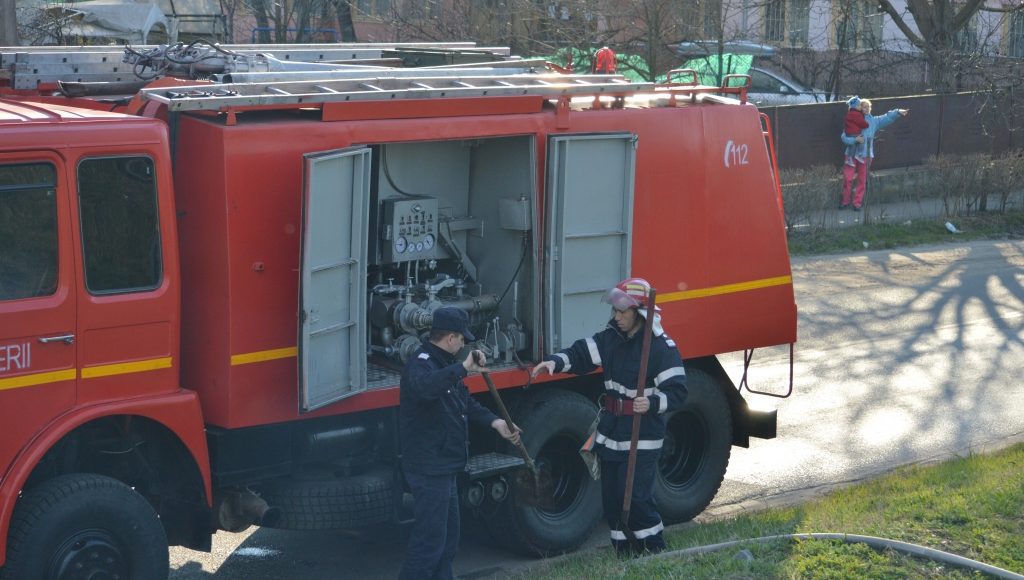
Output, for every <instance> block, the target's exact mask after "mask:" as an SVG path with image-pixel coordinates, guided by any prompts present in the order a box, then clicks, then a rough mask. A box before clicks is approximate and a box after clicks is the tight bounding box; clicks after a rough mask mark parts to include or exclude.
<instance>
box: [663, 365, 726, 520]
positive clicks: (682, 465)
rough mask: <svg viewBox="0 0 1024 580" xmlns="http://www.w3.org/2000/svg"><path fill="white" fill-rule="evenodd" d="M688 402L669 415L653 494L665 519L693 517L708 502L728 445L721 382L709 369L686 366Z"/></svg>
mask: <svg viewBox="0 0 1024 580" xmlns="http://www.w3.org/2000/svg"><path fill="white" fill-rule="evenodd" d="M686 386H687V391H688V394H687V396H686V402H685V403H683V407H682V408H681V409H679V410H678V411H675V412H673V413H672V414H671V415H669V416H668V417H667V421H668V427H667V429H666V432H665V447H664V448H663V449H662V452H661V459H660V461H659V470H658V478H657V481H656V482H655V484H654V499H655V501H656V502H657V503H658V511H659V512H660V513H661V518H662V520H664V522H665V523H666V524H674V523H679V522H685V521H689V520H692V519H693V518H694V517H696V516H697V514H699V513H700V512H702V511H704V508H706V507H708V504H710V503H711V500H712V499H714V497H715V494H716V493H718V488H719V487H721V485H722V480H723V479H725V469H726V468H727V467H728V466H729V454H730V452H731V451H732V416H731V414H730V411H729V403H728V401H727V400H726V398H725V394H724V393H723V392H722V390H721V388H720V387H719V386H718V384H717V383H716V382H715V380H714V379H713V378H711V377H710V376H709V375H708V374H707V373H705V372H703V371H701V370H699V369H687V371H686Z"/></svg>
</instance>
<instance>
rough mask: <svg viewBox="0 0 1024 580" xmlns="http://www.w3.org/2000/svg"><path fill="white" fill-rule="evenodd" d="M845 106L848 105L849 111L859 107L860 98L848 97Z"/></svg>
mask: <svg viewBox="0 0 1024 580" xmlns="http://www.w3.org/2000/svg"><path fill="white" fill-rule="evenodd" d="M846 104H847V105H850V108H851V109H856V108H857V107H859V106H860V97H850V100H849V101H846Z"/></svg>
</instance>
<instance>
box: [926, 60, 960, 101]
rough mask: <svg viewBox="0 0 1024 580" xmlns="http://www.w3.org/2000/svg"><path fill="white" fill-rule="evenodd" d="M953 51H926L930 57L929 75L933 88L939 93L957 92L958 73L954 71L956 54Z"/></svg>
mask: <svg viewBox="0 0 1024 580" xmlns="http://www.w3.org/2000/svg"><path fill="white" fill-rule="evenodd" d="M951 52H952V51H946V50H935V49H932V50H929V51H927V52H926V53H925V56H926V58H927V59H928V77H929V80H930V81H931V82H930V83H929V84H931V88H932V90H933V91H934V92H936V93H939V94H944V93H954V92H956V74H955V72H954V70H953V69H954V64H955V62H954V58H955V57H954V55H953V54H951Z"/></svg>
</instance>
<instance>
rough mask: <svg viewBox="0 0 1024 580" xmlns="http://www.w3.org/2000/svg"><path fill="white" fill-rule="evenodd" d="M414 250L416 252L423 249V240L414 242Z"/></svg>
mask: <svg viewBox="0 0 1024 580" xmlns="http://www.w3.org/2000/svg"><path fill="white" fill-rule="evenodd" d="M416 251H417V252H422V251H423V242H416Z"/></svg>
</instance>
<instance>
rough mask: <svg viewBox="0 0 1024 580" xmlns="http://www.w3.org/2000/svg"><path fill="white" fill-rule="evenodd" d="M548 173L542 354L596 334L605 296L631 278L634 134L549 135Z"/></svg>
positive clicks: (603, 316)
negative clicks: (616, 285) (545, 298)
mask: <svg viewBox="0 0 1024 580" xmlns="http://www.w3.org/2000/svg"><path fill="white" fill-rule="evenodd" d="M548 156H549V158H548V175H547V224H546V225H547V228H546V231H547V240H546V245H547V248H546V250H547V256H548V261H547V264H548V266H547V267H548V272H547V276H546V280H547V282H546V284H547V287H546V292H545V295H546V296H547V304H545V307H546V308H545V310H546V320H545V330H546V334H547V337H548V341H547V347H546V348H547V351H548V352H554V351H557V350H559V349H562V348H565V347H566V346H568V345H569V344H571V343H572V341H574V340H576V339H578V338H583V337H586V336H590V335H592V334H593V333H594V332H597V331H598V330H601V328H603V326H604V321H606V320H608V319H609V318H611V315H610V314H609V310H608V306H607V305H605V304H602V303H601V296H602V295H603V294H604V292H605V291H606V290H607V289H608V288H611V287H612V286H614V285H615V284H618V283H619V282H620V281H621V280H623V279H625V278H627V277H628V276H629V271H630V252H631V251H632V239H633V235H632V228H633V182H634V174H635V167H636V137H635V136H634V135H629V134H625V135H621V134H615V135H571V136H559V137H551V139H550V142H549V147H548Z"/></svg>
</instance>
